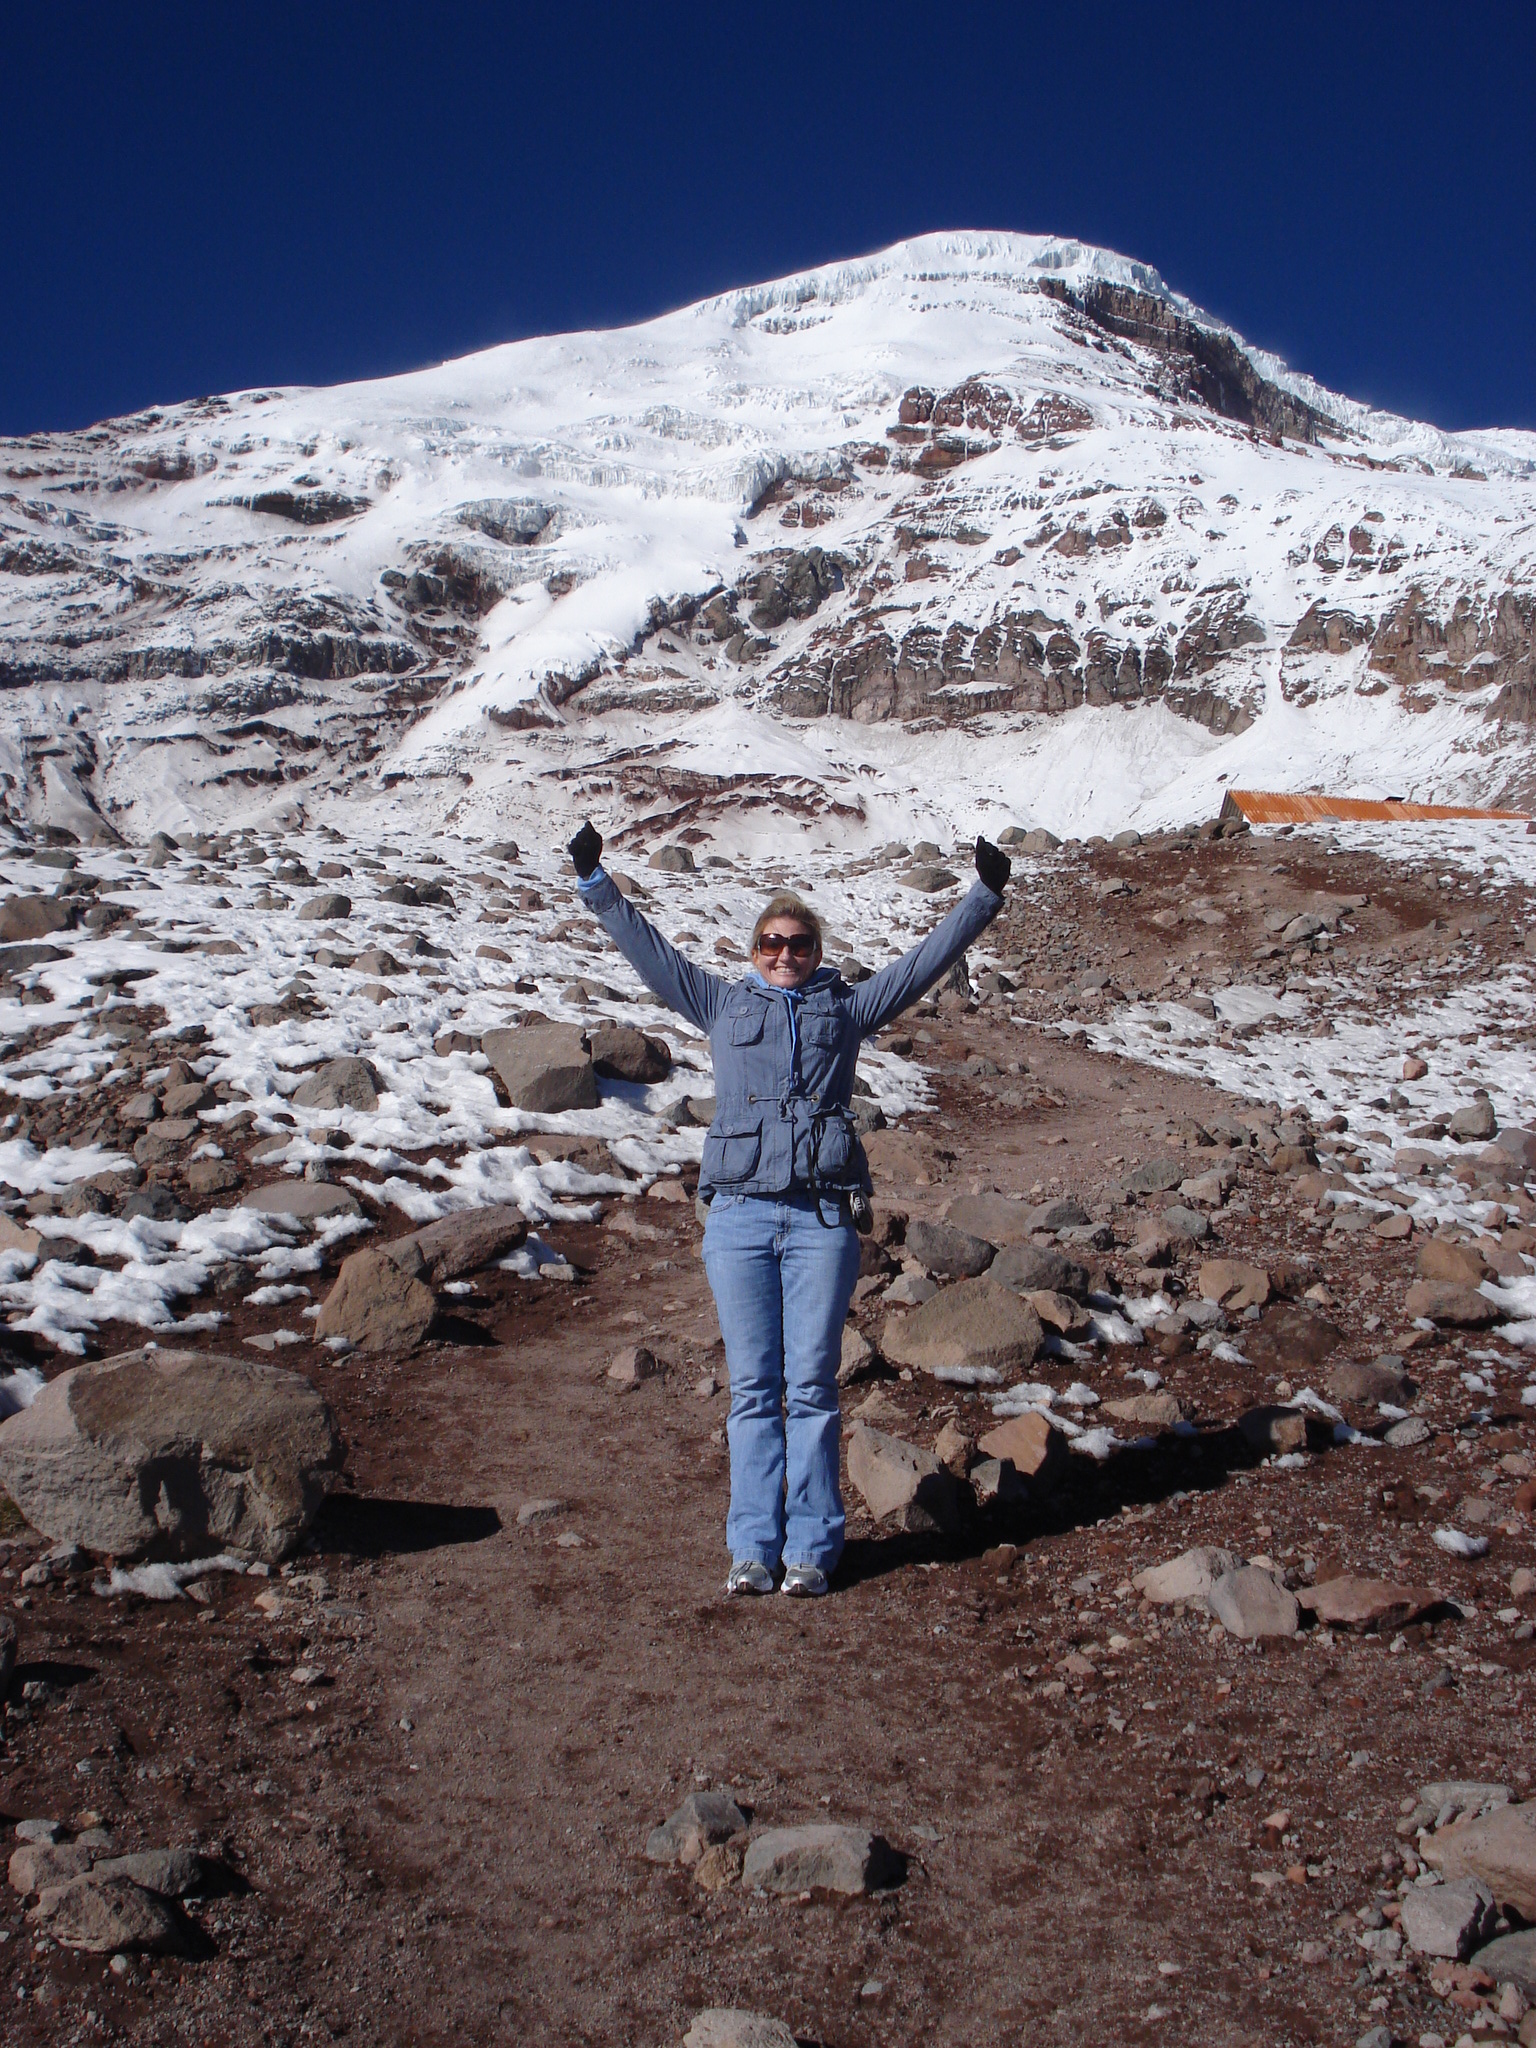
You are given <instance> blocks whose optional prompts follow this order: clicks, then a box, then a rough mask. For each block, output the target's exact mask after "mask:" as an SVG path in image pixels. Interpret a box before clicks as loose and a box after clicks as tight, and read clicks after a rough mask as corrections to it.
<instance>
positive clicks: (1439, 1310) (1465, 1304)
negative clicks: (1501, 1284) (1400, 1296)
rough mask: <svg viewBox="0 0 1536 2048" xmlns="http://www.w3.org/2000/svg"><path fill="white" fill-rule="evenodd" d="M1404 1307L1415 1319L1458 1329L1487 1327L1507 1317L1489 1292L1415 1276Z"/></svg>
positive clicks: (1482, 1328)
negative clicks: (1489, 1295)
mask: <svg viewBox="0 0 1536 2048" xmlns="http://www.w3.org/2000/svg"><path fill="white" fill-rule="evenodd" d="M1404 1307H1405V1308H1406V1310H1407V1313H1408V1314H1409V1316H1410V1317H1412V1318H1413V1319H1414V1320H1415V1321H1417V1320H1419V1319H1420V1318H1422V1319H1424V1320H1425V1321H1427V1322H1431V1323H1438V1324H1441V1325H1443V1326H1449V1327H1450V1328H1452V1329H1458V1330H1486V1329H1488V1328H1489V1327H1490V1325H1491V1324H1494V1323H1502V1322H1503V1321H1504V1320H1505V1313H1504V1311H1503V1309H1501V1308H1500V1307H1499V1305H1498V1303H1497V1302H1494V1301H1490V1300H1489V1298H1488V1296H1487V1295H1486V1294H1480V1293H1479V1292H1478V1290H1477V1289H1476V1288H1475V1287H1458V1286H1457V1285H1456V1284H1455V1283H1454V1282H1452V1281H1449V1280H1415V1282H1414V1283H1413V1285H1412V1286H1411V1287H1410V1288H1409V1290H1408V1295H1407V1300H1406V1301H1405V1303H1404Z"/></svg>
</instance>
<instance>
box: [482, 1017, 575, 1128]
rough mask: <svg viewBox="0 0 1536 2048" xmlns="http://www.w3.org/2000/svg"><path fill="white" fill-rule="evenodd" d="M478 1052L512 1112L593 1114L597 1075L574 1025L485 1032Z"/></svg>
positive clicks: (529, 1026)
mask: <svg viewBox="0 0 1536 2048" xmlns="http://www.w3.org/2000/svg"><path fill="white" fill-rule="evenodd" d="M480 1043H481V1049H482V1050H483V1052H484V1053H485V1056H486V1058H487V1059H488V1060H489V1061H490V1063H491V1065H492V1066H493V1067H494V1068H495V1069H496V1072H497V1074H498V1075H499V1076H500V1077H501V1081H502V1084H503V1086H504V1087H505V1088H506V1091H507V1093H508V1095H510V1096H511V1098H512V1106H513V1108H514V1109H529V1110H535V1111H540V1112H542V1113H543V1114H545V1115H549V1116H553V1115H556V1114H558V1113H560V1112H561V1111H563V1110H567V1109H596V1107H597V1075H596V1072H595V1070H594V1068H593V1065H592V1057H591V1053H590V1050H589V1048H588V1044H587V1038H586V1035H585V1033H584V1032H582V1031H581V1030H579V1029H578V1027H577V1026H576V1025H574V1024H525V1025H523V1026H522V1028H521V1029H520V1030H517V1031H487V1032H486V1033H485V1034H484V1036H483V1037H482V1039H481V1041H480Z"/></svg>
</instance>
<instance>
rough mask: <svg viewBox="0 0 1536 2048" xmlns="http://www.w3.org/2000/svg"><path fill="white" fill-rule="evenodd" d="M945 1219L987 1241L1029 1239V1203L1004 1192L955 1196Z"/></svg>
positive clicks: (1001, 1242) (1021, 1242)
mask: <svg viewBox="0 0 1536 2048" xmlns="http://www.w3.org/2000/svg"><path fill="white" fill-rule="evenodd" d="M944 1220H945V1222H946V1223H953V1224H954V1226H955V1228H956V1229H957V1230H968V1231H969V1232H970V1234H971V1235H972V1237H981V1238H985V1239H986V1241H987V1243H988V1244H995V1245H1009V1244H1024V1243H1026V1242H1027V1241H1028V1238H1029V1205H1028V1203H1026V1202H1016V1201H1013V1200H1012V1199H1011V1198H1010V1197H1009V1196H1007V1195H957V1196H956V1197H955V1199H954V1200H953V1201H952V1202H951V1203H950V1204H949V1206H948V1208H947V1209H946V1210H945V1211H944Z"/></svg>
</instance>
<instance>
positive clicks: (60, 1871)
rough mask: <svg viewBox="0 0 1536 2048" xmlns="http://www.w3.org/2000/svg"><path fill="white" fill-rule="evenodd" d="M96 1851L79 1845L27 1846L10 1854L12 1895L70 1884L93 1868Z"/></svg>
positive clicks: (69, 1843) (46, 1844)
mask: <svg viewBox="0 0 1536 2048" xmlns="http://www.w3.org/2000/svg"><path fill="white" fill-rule="evenodd" d="M94 1853H95V1852H94V1851H93V1850H91V1849H89V1848H83V1847H82V1846H81V1845H80V1844H79V1843H78V1842H24V1843H23V1844H22V1846H21V1847H20V1848H19V1849H13V1850H12V1852H11V1860H10V1863H9V1864H8V1865H7V1867H6V1877H7V1879H8V1880H9V1883H10V1887H11V1890H12V1891H13V1892H21V1893H22V1894H23V1895H24V1896H25V1895H26V1894H28V1893H30V1892H41V1891H46V1890H47V1889H48V1888H49V1887H50V1886H52V1885H61V1884H68V1883H69V1882H70V1880H71V1879H72V1878H76V1877H83V1876H84V1875H85V1873H86V1871H88V1870H89V1869H90V1867H91V1863H92V1861H93V1858H94Z"/></svg>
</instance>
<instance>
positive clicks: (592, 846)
mask: <svg viewBox="0 0 1536 2048" xmlns="http://www.w3.org/2000/svg"><path fill="white" fill-rule="evenodd" d="M569 850H570V856H571V859H572V860H573V861H574V862H575V863H576V872H577V874H578V875H579V876H580V877H581V879H582V881H585V880H586V879H587V877H588V875H590V874H591V872H592V870H593V869H594V868H595V867H596V866H597V863H598V861H599V860H600V859H601V857H602V851H603V842H602V840H601V839H600V838H599V837H598V835H597V833H596V832H595V831H594V830H593V829H592V820H591V819H590V818H589V819H588V820H587V822H586V823H585V824H584V825H583V826H582V828H581V830H580V831H579V832H578V833H577V834H576V837H575V838H574V839H573V840H572V841H571V844H570V849H569Z"/></svg>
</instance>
